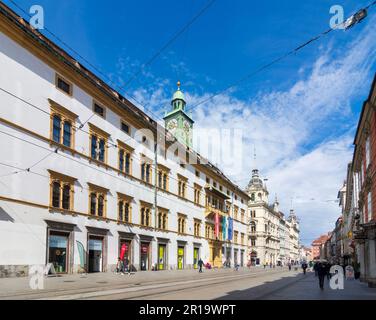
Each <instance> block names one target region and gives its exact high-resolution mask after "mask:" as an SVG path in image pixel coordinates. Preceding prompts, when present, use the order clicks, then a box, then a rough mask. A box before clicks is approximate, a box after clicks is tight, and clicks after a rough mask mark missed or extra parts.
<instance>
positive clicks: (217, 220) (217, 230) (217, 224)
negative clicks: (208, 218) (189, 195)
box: [214, 213, 219, 238]
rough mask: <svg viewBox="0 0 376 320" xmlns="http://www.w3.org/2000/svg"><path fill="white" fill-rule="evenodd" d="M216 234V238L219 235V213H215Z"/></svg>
mask: <svg viewBox="0 0 376 320" xmlns="http://www.w3.org/2000/svg"><path fill="white" fill-rule="evenodd" d="M214 235H215V237H216V238H218V236H219V214H218V213H216V214H215V226H214Z"/></svg>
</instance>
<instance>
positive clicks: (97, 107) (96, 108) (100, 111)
mask: <svg viewBox="0 0 376 320" xmlns="http://www.w3.org/2000/svg"><path fill="white" fill-rule="evenodd" d="M93 111H94V113H96V114H97V115H99V116H101V117H102V118H105V116H106V108H105V107H102V106H101V105H99V104H98V103H97V102H93Z"/></svg>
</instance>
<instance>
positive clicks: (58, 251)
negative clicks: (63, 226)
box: [48, 231, 69, 273]
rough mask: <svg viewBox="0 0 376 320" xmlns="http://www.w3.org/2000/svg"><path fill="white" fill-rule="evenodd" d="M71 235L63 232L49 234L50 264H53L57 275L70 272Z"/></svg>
mask: <svg viewBox="0 0 376 320" xmlns="http://www.w3.org/2000/svg"><path fill="white" fill-rule="evenodd" d="M68 245H69V234H68V233H63V232H55V231H50V232H49V238H48V262H49V263H52V264H53V266H54V269H55V272H56V273H66V272H67V271H68V254H69V251H68Z"/></svg>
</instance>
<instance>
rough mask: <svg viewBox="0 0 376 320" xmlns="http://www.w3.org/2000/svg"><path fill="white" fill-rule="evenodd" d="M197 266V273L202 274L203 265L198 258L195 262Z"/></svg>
mask: <svg viewBox="0 0 376 320" xmlns="http://www.w3.org/2000/svg"><path fill="white" fill-rule="evenodd" d="M197 264H198V272H200V273H201V272H202V266H203V265H204V261H202V259H201V258H200V260H198V262H197Z"/></svg>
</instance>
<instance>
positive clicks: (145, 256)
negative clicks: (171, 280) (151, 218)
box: [140, 242, 150, 271]
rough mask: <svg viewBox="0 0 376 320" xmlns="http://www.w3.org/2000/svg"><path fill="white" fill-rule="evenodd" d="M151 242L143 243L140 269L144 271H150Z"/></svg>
mask: <svg viewBox="0 0 376 320" xmlns="http://www.w3.org/2000/svg"><path fill="white" fill-rule="evenodd" d="M149 247H150V245H149V242H141V248H140V250H141V252H140V260H141V261H140V268H141V270H142V271H146V270H149V251H150V249H149Z"/></svg>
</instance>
